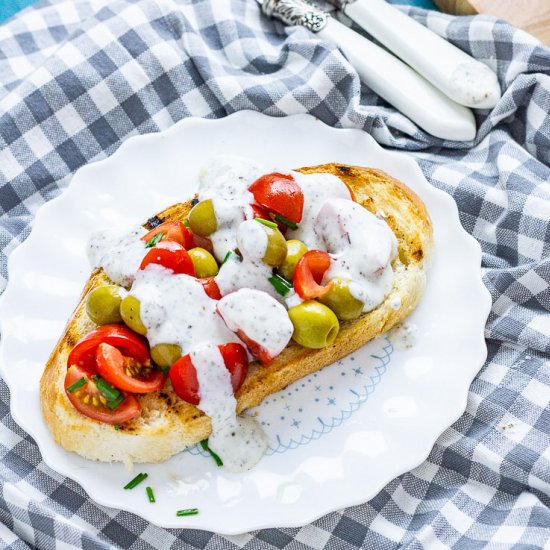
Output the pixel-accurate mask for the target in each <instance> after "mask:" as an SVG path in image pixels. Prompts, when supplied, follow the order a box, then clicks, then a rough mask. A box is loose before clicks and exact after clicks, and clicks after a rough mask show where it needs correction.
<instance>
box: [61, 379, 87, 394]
mask: <svg viewBox="0 0 550 550" xmlns="http://www.w3.org/2000/svg"><path fill="white" fill-rule="evenodd" d="M87 383H88V381H87V380H86V378H84V376H83V377H82V378H81V379H80V380H77V381H76V382H74V383H73V384H71V385H70V386H69V387H68V388H67V390H66V391H68V392H69V393H73V392H74V391H76V390H78V388H81V387H82V386H84V385H85V384H87Z"/></svg>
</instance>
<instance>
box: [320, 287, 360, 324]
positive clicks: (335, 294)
mask: <svg viewBox="0 0 550 550" xmlns="http://www.w3.org/2000/svg"><path fill="white" fill-rule="evenodd" d="M349 285H350V281H348V280H347V279H343V278H342V277H333V278H332V279H331V280H330V286H329V291H328V292H327V293H326V294H325V295H324V296H322V297H321V298H319V300H320V301H321V302H323V304H325V305H327V306H328V307H329V308H330V309H332V311H334V313H336V317H338V319H341V320H342V321H349V320H351V319H357V317H359V315H361V313H363V306H364V303H363V302H362V301H361V300H358V299H357V298H355V297H354V296H353V295H352V293H351V291H350V288H349Z"/></svg>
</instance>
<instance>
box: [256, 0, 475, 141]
mask: <svg viewBox="0 0 550 550" xmlns="http://www.w3.org/2000/svg"><path fill="white" fill-rule="evenodd" d="M256 2H257V3H258V4H259V5H260V7H261V9H262V11H263V12H264V13H265V14H266V15H267V16H269V17H273V18H276V19H278V20H280V21H282V22H283V23H285V24H286V25H301V26H303V27H305V28H307V29H309V30H310V31H312V32H314V33H316V34H317V36H319V38H321V39H323V40H327V41H329V42H333V43H336V44H337V45H338V47H339V48H340V50H342V52H343V53H344V55H345V56H346V57H347V59H348V61H349V62H350V63H351V65H353V67H354V68H355V70H356V71H357V73H358V75H359V77H360V78H361V80H362V81H363V82H364V83H365V84H366V85H367V86H368V87H369V88H371V89H372V90H373V91H374V92H376V93H377V94H378V95H379V96H380V97H382V98H384V99H385V100H386V101H388V102H389V103H391V104H392V105H393V106H394V107H395V108H397V109H398V110H399V111H401V112H402V113H403V114H405V115H406V116H407V117H409V118H410V119H411V120H412V121H413V122H415V123H416V124H417V125H418V126H420V127H421V128H423V129H424V130H425V131H426V132H428V133H430V134H432V135H434V136H436V137H439V138H442V139H447V140H452V141H470V140H472V139H474V137H475V134H476V123H475V118H474V115H473V113H472V111H471V110H470V109H468V108H467V107H464V106H463V105H459V104H458V103H456V102H454V101H452V100H451V99H450V98H449V97H447V96H446V95H445V94H443V93H442V92H441V91H439V90H438V89H437V88H435V87H434V86H433V85H432V84H430V83H429V82H428V81H427V80H426V79H424V78H423V77H422V76H420V75H419V74H418V73H417V72H415V71H414V70H413V69H411V68H410V67H409V66H408V65H406V64H405V63H403V62H402V61H401V60H399V59H397V58H396V57H395V56H393V55H392V54H390V53H389V52H387V51H386V50H384V49H382V48H380V47H379V46H377V45H376V44H374V43H373V42H371V41H370V40H368V39H367V38H365V37H363V36H361V35H360V34H358V33H356V32H355V31H353V30H351V29H349V28H348V27H346V26H345V25H343V24H342V23H340V22H339V21H337V20H336V19H334V18H332V17H330V16H329V14H327V13H325V12H323V11H321V10H318V9H316V8H313V7H312V6H311V5H310V4H307V3H306V2H304V1H303V0H256Z"/></svg>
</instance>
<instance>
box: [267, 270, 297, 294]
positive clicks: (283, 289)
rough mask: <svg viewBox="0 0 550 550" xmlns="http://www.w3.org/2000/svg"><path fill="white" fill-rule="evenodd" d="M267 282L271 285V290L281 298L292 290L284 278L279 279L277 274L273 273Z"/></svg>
mask: <svg viewBox="0 0 550 550" xmlns="http://www.w3.org/2000/svg"><path fill="white" fill-rule="evenodd" d="M267 280H268V281H269V282H270V283H271V284H272V285H273V288H274V289H275V290H276V291H277V292H278V293H279V294H280V295H281V296H286V295H287V294H288V293H289V292H290V289H291V288H292V285H291V284H290V283H289V282H288V281H287V280H286V279H285V278H284V277H281V276H280V275H278V274H277V273H274V274H273V275H272V276H271V277H268V279H267Z"/></svg>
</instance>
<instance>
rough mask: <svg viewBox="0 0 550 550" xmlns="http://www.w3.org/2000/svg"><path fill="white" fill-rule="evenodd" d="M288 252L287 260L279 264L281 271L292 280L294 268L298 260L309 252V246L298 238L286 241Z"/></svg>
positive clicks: (287, 278) (286, 277)
mask: <svg viewBox="0 0 550 550" xmlns="http://www.w3.org/2000/svg"><path fill="white" fill-rule="evenodd" d="M286 247H287V252H286V258H285V261H284V262H283V263H282V264H281V265H280V266H279V273H280V274H281V275H282V276H283V277H284V278H285V279H286V280H287V281H292V278H293V277H294V269H295V268H296V264H297V263H298V260H299V259H300V258H301V257H302V256H303V255H304V254H305V253H306V252H307V246H306V245H305V244H304V243H303V242H302V241H299V240H297V239H291V240H290V241H287V242H286Z"/></svg>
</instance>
